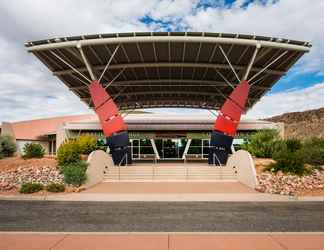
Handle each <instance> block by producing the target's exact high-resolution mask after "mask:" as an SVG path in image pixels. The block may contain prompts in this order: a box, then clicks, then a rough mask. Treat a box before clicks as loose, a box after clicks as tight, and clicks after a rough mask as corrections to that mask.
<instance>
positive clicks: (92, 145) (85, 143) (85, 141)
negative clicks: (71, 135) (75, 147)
mask: <svg viewBox="0 0 324 250" xmlns="http://www.w3.org/2000/svg"><path fill="white" fill-rule="evenodd" d="M76 142H77V143H78V144H79V147H80V152H81V154H90V153H91V152H92V151H95V150H97V149H98V146H97V137H95V136H93V135H82V136H80V137H79V138H78V139H77V140H76Z"/></svg>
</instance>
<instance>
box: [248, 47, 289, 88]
mask: <svg viewBox="0 0 324 250" xmlns="http://www.w3.org/2000/svg"><path fill="white" fill-rule="evenodd" d="M287 53H288V50H286V51H284V52H283V53H281V54H280V56H278V57H277V58H276V59H274V60H273V61H272V62H270V63H269V64H268V65H267V66H265V67H264V68H263V69H261V70H260V71H259V72H258V73H256V74H255V75H254V76H252V77H251V78H250V79H249V80H248V82H251V81H252V80H253V79H254V78H255V77H257V76H258V75H260V74H262V73H263V72H264V71H266V70H267V68H269V67H270V66H271V65H272V64H274V63H275V62H276V61H278V60H279V59H280V58H281V57H283V56H284V55H286V54H287Z"/></svg>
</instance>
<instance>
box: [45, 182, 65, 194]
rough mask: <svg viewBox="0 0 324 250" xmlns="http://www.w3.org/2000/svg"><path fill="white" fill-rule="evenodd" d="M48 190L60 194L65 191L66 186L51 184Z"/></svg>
mask: <svg viewBox="0 0 324 250" xmlns="http://www.w3.org/2000/svg"><path fill="white" fill-rule="evenodd" d="M46 190H47V191H48V192H52V193H60V192H64V191H65V186H64V185H63V184H60V183H51V184H49V185H48V186H47V187H46Z"/></svg>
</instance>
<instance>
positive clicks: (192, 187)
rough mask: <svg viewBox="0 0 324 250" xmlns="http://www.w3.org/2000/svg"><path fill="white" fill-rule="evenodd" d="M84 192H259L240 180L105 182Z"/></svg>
mask: <svg viewBox="0 0 324 250" xmlns="http://www.w3.org/2000/svg"><path fill="white" fill-rule="evenodd" d="M84 193H135V194H136V193H164V194H172V193H173V194H179V193H180V194H181V193H257V191H255V190H253V189H252V188H249V187H248V186H246V185H244V184H242V183H240V182H238V181H231V182H229V181H224V182H219V181H218V182H215V181H213V182H208V181H207V182H103V183H100V184H98V185H96V186H94V187H92V188H90V189H88V190H85V191H84Z"/></svg>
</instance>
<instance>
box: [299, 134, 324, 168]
mask: <svg viewBox="0 0 324 250" xmlns="http://www.w3.org/2000/svg"><path fill="white" fill-rule="evenodd" d="M301 154H302V156H303V158H304V160H305V162H306V163H308V164H310V165H313V166H320V165H324V139H319V138H311V139H308V140H306V141H305V142H304V144H303V147H302V150H301Z"/></svg>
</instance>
